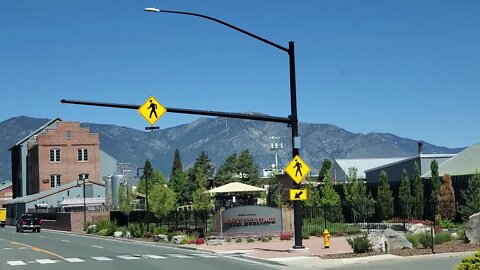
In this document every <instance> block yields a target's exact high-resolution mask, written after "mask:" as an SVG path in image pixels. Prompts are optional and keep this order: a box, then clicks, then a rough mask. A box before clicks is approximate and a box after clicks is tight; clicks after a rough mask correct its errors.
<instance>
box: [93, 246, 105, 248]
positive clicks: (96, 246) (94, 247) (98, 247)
mask: <svg viewBox="0 0 480 270" xmlns="http://www.w3.org/2000/svg"><path fill="white" fill-rule="evenodd" d="M92 247H94V248H103V247H101V246H95V245H93V246H92Z"/></svg>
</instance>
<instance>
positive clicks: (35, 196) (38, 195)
mask: <svg viewBox="0 0 480 270" xmlns="http://www.w3.org/2000/svg"><path fill="white" fill-rule="evenodd" d="M85 183H86V184H88V183H91V184H96V185H99V186H104V185H103V184H99V183H97V182H92V181H89V180H86V181H85ZM76 186H77V182H76V181H74V182H69V183H66V184H65V185H61V186H59V187H56V188H52V189H49V190H46V191H42V192H40V193H35V194H31V195H28V196H23V197H18V198H15V199H12V200H9V201H6V202H2V204H3V205H7V204H15V203H29V202H33V201H36V200H39V199H42V198H45V197H48V196H50V195H53V194H55V193H58V192H62V191H65V190H67V189H71V188H74V187H76Z"/></svg>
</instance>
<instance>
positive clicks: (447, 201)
mask: <svg viewBox="0 0 480 270" xmlns="http://www.w3.org/2000/svg"><path fill="white" fill-rule="evenodd" d="M442 180H443V181H442V185H441V186H440V193H439V194H438V211H439V214H440V216H441V217H442V218H445V219H453V218H455V216H456V214H457V213H456V211H455V210H456V201H455V191H454V190H453V186H452V177H451V176H450V175H448V174H445V175H444V176H443V179H442Z"/></svg>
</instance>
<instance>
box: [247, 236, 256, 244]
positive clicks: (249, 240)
mask: <svg viewBox="0 0 480 270" xmlns="http://www.w3.org/2000/svg"><path fill="white" fill-rule="evenodd" d="M247 242H248V243H252V242H255V239H253V238H252V237H249V238H247Z"/></svg>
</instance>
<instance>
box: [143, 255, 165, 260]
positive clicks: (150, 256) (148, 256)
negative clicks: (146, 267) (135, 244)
mask: <svg viewBox="0 0 480 270" xmlns="http://www.w3.org/2000/svg"><path fill="white" fill-rule="evenodd" d="M143 257H145V258H150V259H166V258H167V257H163V256H158V255H143Z"/></svg>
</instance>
